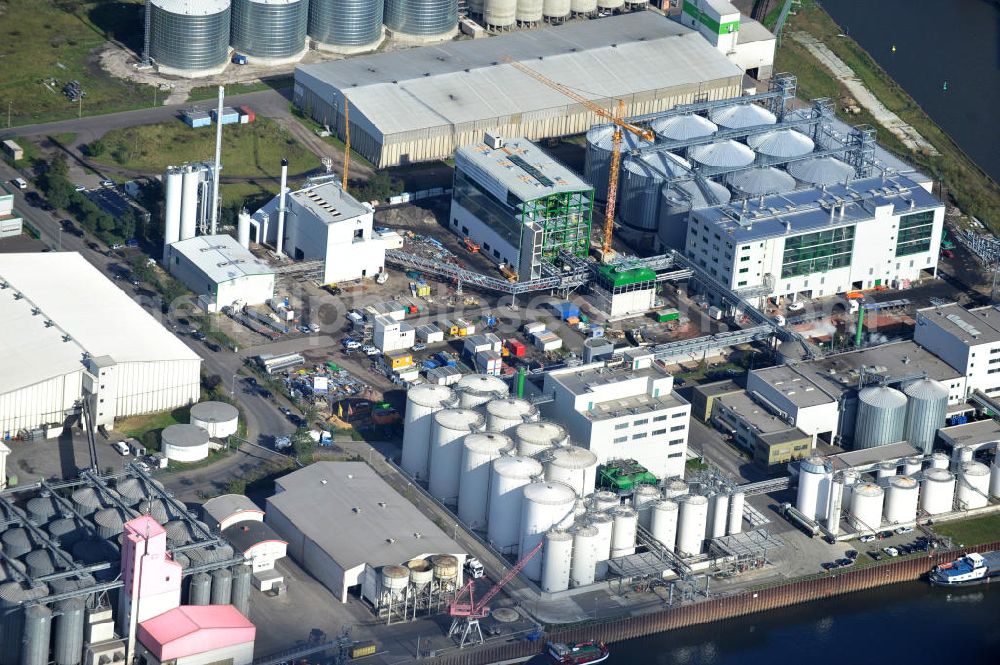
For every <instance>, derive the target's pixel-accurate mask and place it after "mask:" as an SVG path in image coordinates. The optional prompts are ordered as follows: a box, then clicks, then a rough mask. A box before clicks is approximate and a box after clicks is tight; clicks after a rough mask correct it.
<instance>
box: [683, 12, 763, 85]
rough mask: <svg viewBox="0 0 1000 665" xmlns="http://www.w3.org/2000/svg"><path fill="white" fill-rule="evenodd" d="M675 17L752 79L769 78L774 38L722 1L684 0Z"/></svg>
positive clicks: (760, 26) (757, 23)
mask: <svg viewBox="0 0 1000 665" xmlns="http://www.w3.org/2000/svg"><path fill="white" fill-rule="evenodd" d="M681 4H682V11H681V14H680V15H679V16H678V17H677V18H678V20H679V21H680V23H681V24H682V25H686V26H687V27H689V28H693V29H694V30H697V31H698V32H700V33H701V35H702V36H703V37H704V38H705V39H707V40H708V43H709V44H711V45H712V46H714V47H715V48H717V49H719V51H720V52H721V53H723V54H725V56H726V57H727V58H729V60H730V61H731V62H732V63H734V64H735V65H737V66H738V67H739V68H740V69H742V70H743V71H745V72H746V73H747V74H748V75H750V76H752V77H753V78H755V79H758V80H760V79H766V78H770V77H771V70H772V69H773V65H774V47H775V41H776V40H775V37H774V35H772V34H771V33H770V31H768V29H767V28H765V27H764V26H763V25H761V24H760V23H759V22H758V21H755V20H753V19H752V18H750V17H748V16H743V15H742V14H740V10H738V9H737V8H736V7H734V6H733V5H732V4H730V3H729V2H727V1H726V0H685V2H683V3H681Z"/></svg>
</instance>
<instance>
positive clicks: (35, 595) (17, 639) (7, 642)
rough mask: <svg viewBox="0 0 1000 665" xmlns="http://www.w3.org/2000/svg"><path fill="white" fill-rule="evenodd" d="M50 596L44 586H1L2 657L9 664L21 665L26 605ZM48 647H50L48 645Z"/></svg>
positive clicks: (27, 584) (26, 584)
mask: <svg viewBox="0 0 1000 665" xmlns="http://www.w3.org/2000/svg"><path fill="white" fill-rule="evenodd" d="M47 595H49V588H48V587H47V586H45V585H44V584H30V583H21V582H15V581H11V582H6V583H4V584H0V649H2V651H0V655H2V657H3V658H4V659H5V661H4V662H7V663H20V661H21V649H22V646H23V643H24V604H25V603H28V602H30V601H33V600H41V599H42V598H44V597H45V596H47ZM46 646H48V645H46Z"/></svg>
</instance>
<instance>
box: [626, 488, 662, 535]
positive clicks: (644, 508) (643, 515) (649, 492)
mask: <svg viewBox="0 0 1000 665" xmlns="http://www.w3.org/2000/svg"><path fill="white" fill-rule="evenodd" d="M661 498H663V493H662V492H661V491H660V488H659V487H656V486H655V485H639V486H638V487H636V488H635V493H634V494H633V495H632V507H633V508H635V510H636V512H637V513H639V526H641V527H642V528H643V529H649V527H650V525H651V524H652V523H653V513H652V510H653V504H654V503H656V502H657V501H659V500H660V499H661Z"/></svg>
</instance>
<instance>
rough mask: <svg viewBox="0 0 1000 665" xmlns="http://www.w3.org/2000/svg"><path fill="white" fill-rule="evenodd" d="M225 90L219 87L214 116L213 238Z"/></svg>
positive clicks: (215, 230)
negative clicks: (217, 104)
mask: <svg viewBox="0 0 1000 665" xmlns="http://www.w3.org/2000/svg"><path fill="white" fill-rule="evenodd" d="M225 96H226V89H225V88H224V87H223V86H221V85H220V86H219V111H218V113H217V114H216V116H215V170H214V171H213V172H212V226H211V230H210V233H211V234H212V235H213V236H214V235H215V234H216V233H217V232H218V229H217V228H216V227H217V226H218V223H219V178H220V176H219V171H220V170H221V169H222V100H223V99H224V98H225Z"/></svg>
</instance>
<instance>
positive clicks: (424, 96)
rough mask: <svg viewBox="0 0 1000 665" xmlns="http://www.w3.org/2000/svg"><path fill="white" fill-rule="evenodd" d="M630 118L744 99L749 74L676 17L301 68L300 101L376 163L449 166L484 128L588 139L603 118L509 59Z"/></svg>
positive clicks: (587, 25) (577, 25) (645, 17)
mask: <svg viewBox="0 0 1000 665" xmlns="http://www.w3.org/2000/svg"><path fill="white" fill-rule="evenodd" d="M506 57H511V58H513V59H515V60H518V61H521V62H524V63H525V64H528V65H529V66H530V67H531V68H532V69H534V70H536V71H537V72H539V73H540V74H542V75H544V76H546V77H547V78H549V79H551V80H553V81H556V82H558V83H561V84H563V85H566V86H568V87H570V88H573V89H575V90H578V91H581V94H584V95H585V96H587V97H588V98H590V99H592V100H593V101H594V102H595V103H596V104H599V105H601V106H603V107H605V108H610V107H611V106H612V105H613V104H616V101H615V100H618V99H621V100H623V101H624V103H625V108H624V114H625V115H627V116H632V115H639V114H644V113H652V112H655V111H662V110H665V109H669V108H673V107H674V106H676V105H677V104H683V103H688V102H693V101H695V100H696V99H698V100H700V99H723V98H727V97H734V96H737V95H739V94H741V92H742V83H743V70H742V69H740V67H738V66H737V65H735V64H733V63H732V62H730V61H729V60H728V59H727V58H726V56H725V55H724V54H723V53H721V52H720V51H718V50H717V49H716V48H715V47H714V46H712V45H711V44H709V43H708V42H706V41H705V39H704V38H703V37H702V36H701V35H700V34H698V33H697V32H694V31H692V30H690V29H689V28H686V27H684V26H682V25H680V24H679V23H677V22H675V21H672V20H670V19H668V18H666V17H663V16H659V15H655V14H652V13H645V12H636V13H630V14H625V15H621V16H614V17H608V18H603V19H601V20H599V21H583V22H573V23H571V24H567V25H562V26H556V27H547V28H542V29H539V30H530V31H523V32H514V33H510V34H504V35H501V36H498V37H494V38H491V39H487V40H466V41H457V42H450V43H447V44H443V45H440V46H425V47H421V48H414V49H409V50H406V51H397V52H391V53H382V54H377V55H370V56H364V57H358V58H352V59H349V60H340V61H336V62H326V63H319V64H312V65H302V66H299V67H297V68H296V70H295V88H294V98H293V99H294V102H295V104H296V105H297V106H298V107H299V108H301V109H303V110H304V111H305V112H306V113H307V114H308V115H309V116H310V117H312V118H313V119H314V120H316V122H319V123H321V124H325V125H329V126H330V128H331V129H332V130H333V131H335V133H336V134H337V135H338V136H340V137H341V138H343V137H344V117H345V112H344V111H345V99H346V102H347V106H348V108H347V114H346V115H347V116H348V117H349V119H350V125H351V128H350V134H351V147H352V148H353V149H355V150H357V151H358V152H359V153H361V154H362V155H364V156H365V157H366V158H367V159H369V160H370V161H371V162H372V163H374V164H375V165H376V166H378V167H382V168H384V167H388V166H396V165H399V164H407V163H412V162H423V161H430V160H435V159H447V158H450V157H451V156H452V155H453V154H454V152H455V150H456V149H457V148H458V147H459V146H463V145H470V144H473V143H476V142H477V141H479V140H480V139H481V137H482V133H483V132H484V131H486V130H495V131H497V132H499V133H500V134H501V135H504V136H523V137H525V138H527V139H528V140H536V139H541V138H548V137H553V136H568V135H573V134H581V133H583V132H586V131H587V130H588V129H590V126H591V125H592V124H593V121H594V115H593V113H591V112H590V111H589V110H587V109H586V108H584V107H582V106H580V105H579V104H576V103H574V102H573V101H572V100H571V99H569V98H568V97H566V96H564V95H563V94H562V93H560V92H558V91H557V90H554V89H552V88H550V87H548V86H547V85H545V84H544V83H542V82H540V81H537V80H535V79H533V78H532V77H530V76H528V75H527V74H524V73H522V72H520V71H518V70H517V69H515V68H514V67H513V66H511V65H509V64H504V62H503V60H504V58H506Z"/></svg>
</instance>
